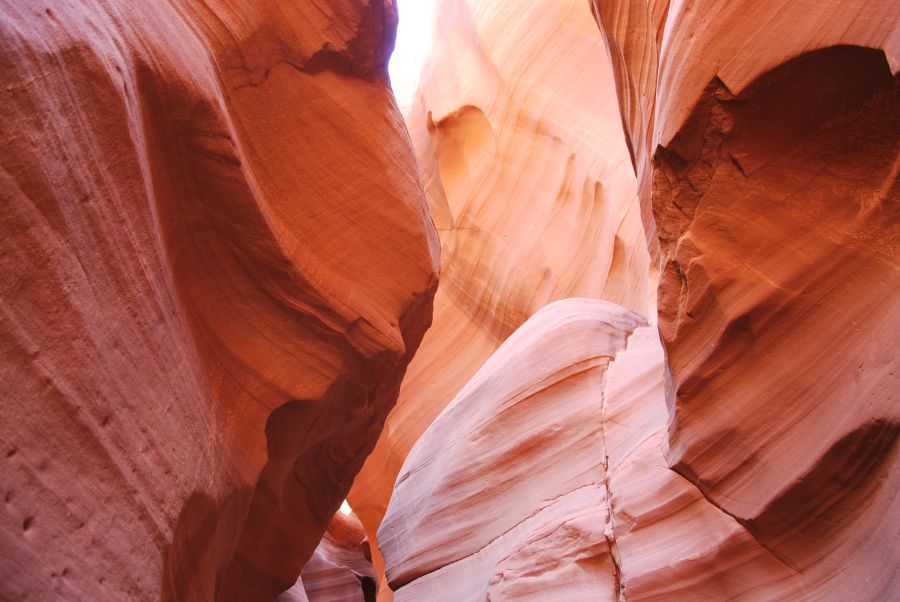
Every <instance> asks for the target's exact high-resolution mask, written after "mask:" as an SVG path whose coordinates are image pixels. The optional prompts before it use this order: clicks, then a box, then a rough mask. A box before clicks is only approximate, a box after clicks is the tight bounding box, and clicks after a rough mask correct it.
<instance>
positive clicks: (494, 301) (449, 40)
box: [349, 0, 655, 599]
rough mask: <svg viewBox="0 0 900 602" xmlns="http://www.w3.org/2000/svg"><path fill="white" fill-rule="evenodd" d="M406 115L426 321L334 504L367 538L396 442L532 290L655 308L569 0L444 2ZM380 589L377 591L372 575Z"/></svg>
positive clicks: (392, 471)
mask: <svg viewBox="0 0 900 602" xmlns="http://www.w3.org/2000/svg"><path fill="white" fill-rule="evenodd" d="M437 13H438V15H439V20H440V26H439V27H438V28H437V29H436V30H435V33H434V35H435V38H434V47H433V50H432V55H431V58H430V61H429V63H428V64H427V65H426V66H425V69H424V72H423V74H422V79H421V83H420V87H419V91H418V93H417V95H416V97H415V99H414V102H413V106H412V107H411V109H410V111H409V113H408V114H407V115H406V118H407V124H408V126H409V130H410V135H411V138H412V141H413V145H414V147H415V149H416V158H417V161H418V164H419V169H420V171H421V174H422V179H423V183H424V185H425V191H426V195H427V197H428V204H429V207H430V209H431V213H432V216H433V217H434V220H435V224H436V226H437V230H438V233H439V235H440V238H441V264H442V265H441V286H440V288H439V290H438V293H437V296H436V298H435V314H434V322H433V325H432V327H431V329H430V330H429V331H428V333H427V334H426V336H425V339H424V341H423V343H422V346H421V348H420V350H419V352H418V353H417V355H416V357H415V359H414V360H413V362H412V363H411V364H410V369H409V372H408V373H407V377H406V379H405V380H404V382H403V385H402V387H401V392H400V398H399V400H398V403H397V406H396V407H395V409H394V410H393V411H392V413H391V415H390V417H389V418H388V420H387V422H386V425H385V429H384V431H383V433H382V437H381V439H380V440H379V442H378V445H377V446H376V449H375V451H374V452H373V453H372V455H371V456H370V457H369V458H368V459H367V461H366V464H365V465H364V467H363V470H362V472H361V473H360V474H359V476H358V477H357V479H356V481H355V483H354V487H353V489H352V490H351V493H350V496H349V501H350V504H351V506H352V507H353V509H354V511H355V512H356V513H357V514H358V515H359V517H360V519H361V520H362V521H363V524H364V525H365V526H366V528H367V531H368V533H369V537H370V541H371V542H372V543H373V557H374V560H375V563H376V566H380V565H381V559H380V554H379V552H378V548H377V539H376V533H375V531H376V530H377V528H378V525H379V524H380V522H381V519H382V516H383V515H384V512H385V509H386V507H387V503H388V500H389V498H390V495H391V489H392V487H393V484H394V480H395V478H396V477H397V475H398V473H399V471H400V467H401V465H402V463H403V461H404V459H405V458H406V456H407V454H408V453H409V450H410V449H411V448H412V446H413V444H414V443H415V441H416V440H417V438H418V437H419V436H420V435H421V434H422V432H424V431H425V429H426V428H427V427H428V426H429V424H431V422H432V421H433V420H434V419H435V417H436V416H437V415H438V414H439V413H440V412H441V410H442V409H443V408H444V407H445V406H446V405H447V404H448V403H449V402H450V400H451V399H453V397H454V396H455V395H456V394H457V393H458V392H459V391H460V389H462V388H463V386H464V385H465V384H466V382H467V381H468V380H469V379H470V378H471V377H472V376H473V375H474V374H475V372H476V371H477V370H478V369H479V368H480V366H481V365H482V364H483V363H484V362H485V361H486V360H487V359H488V357H490V355H491V354H492V353H493V352H494V351H495V350H496V349H497V348H498V347H499V346H500V344H501V343H502V342H503V341H504V340H506V338H507V337H509V336H510V335H511V333H513V332H514V331H515V330H516V329H517V328H518V327H519V326H521V324H522V323H524V322H525V320H526V319H527V318H529V317H530V316H531V315H533V314H534V313H535V312H536V311H538V310H539V309H540V308H542V307H543V306H545V305H546V304H547V303H549V302H551V301H554V300H557V299H563V298H567V297H594V298H602V299H607V300H610V301H613V302H616V303H619V304H621V305H623V306H625V307H627V308H629V309H631V310H633V311H636V312H638V313H639V314H641V315H643V316H647V315H651V314H652V313H653V312H654V311H655V309H654V308H655V291H654V287H653V285H652V283H651V280H650V278H649V277H648V268H649V261H650V259H649V255H648V254H647V251H646V244H645V243H644V240H645V235H644V232H643V228H642V225H641V221H640V212H639V208H638V204H637V202H636V180H635V177H634V171H633V169H632V166H631V162H630V159H629V156H628V149H627V147H626V145H625V139H624V136H623V133H622V128H621V125H620V118H619V109H618V103H617V101H616V97H615V80H614V76H613V71H612V68H611V66H610V65H609V63H608V62H606V61H598V60H597V59H596V57H597V56H598V55H601V54H602V53H604V52H605V48H604V44H603V38H602V36H600V35H599V34H598V31H597V27H596V24H595V23H594V21H593V19H592V17H591V14H590V11H588V10H586V5H585V3H584V2H582V1H581V0H565V1H559V0H540V1H536V2H527V3H524V4H523V3H512V2H487V1H472V0H466V1H463V0H446V1H442V2H439V3H438V6H437ZM380 595H381V596H382V599H384V597H386V596H387V595H389V592H388V590H387V588H386V587H385V584H384V583H382V588H381V594H380Z"/></svg>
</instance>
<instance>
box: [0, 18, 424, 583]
mask: <svg viewBox="0 0 900 602" xmlns="http://www.w3.org/2000/svg"><path fill="white" fill-rule="evenodd" d="M0 23H2V26H0V45H2V46H0V56H2V61H0V72H2V81H3V82H4V84H3V90H2V92H0V95H2V103H0V107H2V109H0V111H2V117H0V119H2V127H0V131H2V134H0V137H2V145H0V161H2V170H0V174H2V176H0V177H2V183H0V186H2V190H3V197H4V202H3V208H2V210H0V220H2V228H3V233H4V237H3V242H2V243H0V246H2V251H0V265H2V269H0V274H2V275H0V282H2V285H0V286H2V299H3V303H2V308H3V312H2V317H0V330H2V335H0V349H2V364H0V365H2V370H0V373H2V381H3V401H2V404H0V441H2V452H3V454H2V458H3V459H2V462H3V468H2V475H3V476H2V490H3V504H4V506H3V513H2V517H3V518H2V527H0V533H2V543H0V545H2V549H3V558H4V560H3V562H2V565H0V567H2V568H0V598H3V599H15V600H45V599H55V598H62V599H84V600H111V599H157V598H162V599H178V600H209V599H213V598H214V597H218V598H221V599H228V598H231V599H240V600H249V599H265V598H267V597H268V598H271V597H272V596H273V595H274V594H275V593H277V592H280V591H282V590H284V589H286V588H288V587H289V586H290V585H291V584H292V583H294V581H295V580H296V578H297V575H298V574H299V572H300V569H301V567H302V565H303V563H304V562H305V560H306V559H307V558H308V557H309V556H310V555H311V554H312V552H313V550H314V548H315V547H316V545H317V544H318V541H319V538H320V536H321V534H322V532H323V531H324V529H325V527H326V526H327V524H328V522H329V520H330V519H331V516H332V514H333V512H334V511H335V510H336V508H337V506H338V505H339V503H340V501H341V499H342V498H343V497H344V495H345V493H346V490H347V489H348V488H349V486H350V482H351V480H352V478H353V475H354V474H355V473H356V471H357V470H358V469H359V467H360V465H361V463H362V461H363V459H364V458H365V456H366V454H367V453H368V451H369V450H370V449H371V447H372V445H373V444H374V442H375V439H376V438H377V436H378V432H379V430H380V427H381V424H382V421H383V419H384V416H385V415H386V413H387V411H388V410H389V409H390V407H391V405H392V404H393V402H394V400H395V398H396V396H397V391H398V387H399V383H400V380H401V378H402V375H403V372H404V370H405V367H406V364H407V363H408V361H409V360H410V358H411V357H412V354H413V352H414V351H415V349H416V347H417V346H418V343H419V341H420V339H421V337H422V334H423V332H424V330H425V328H426V327H427V325H428V323H429V320H430V315H431V298H432V295H433V292H434V288H435V285H436V271H437V268H438V266H437V251H438V249H437V244H436V242H437V237H436V235H435V232H434V230H433V226H432V224H431V220H430V218H429V217H428V214H427V208H426V207H425V203H424V198H423V195H422V191H421V188H420V185H419V179H418V175H417V172H416V167H415V163H414V159H413V155H412V151H411V149H410V147H409V143H408V138H407V136H406V134H405V131H404V126H403V122H402V119H401V116H400V114H399V112H398V110H397V109H396V107H395V105H394V101H393V98H392V95H391V93H390V90H389V87H388V84H387V81H386V76H385V69H384V64H385V61H386V59H387V56H388V54H389V51H390V48H391V45H392V41H393V32H394V27H395V23H396V16H395V14H394V7H393V4H392V2H390V1H387V0H368V1H362V0H361V1H360V2H355V3H350V2H343V1H339V0H328V1H319V2H309V3H295V2H288V1H274V2H267V3H244V4H242V5H241V6H238V5H236V4H234V3H229V2H220V1H218V0H215V1H212V2H209V1H207V2H199V1H196V2H195V1H193V0H179V1H175V2H140V3H134V2H123V1H118V0H85V1H84V2H77V3H50V4H47V3H43V2H37V1H36V0H35V1H32V0H25V1H22V0H15V1H13V0H9V1H4V2H0Z"/></svg>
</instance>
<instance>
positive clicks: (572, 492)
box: [378, 299, 661, 600]
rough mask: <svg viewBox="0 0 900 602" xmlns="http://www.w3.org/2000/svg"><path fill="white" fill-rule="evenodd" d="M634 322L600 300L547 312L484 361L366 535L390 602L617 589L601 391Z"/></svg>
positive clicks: (588, 595) (591, 594)
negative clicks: (382, 567) (381, 563)
mask: <svg viewBox="0 0 900 602" xmlns="http://www.w3.org/2000/svg"><path fill="white" fill-rule="evenodd" d="M641 324H642V319H641V318H640V317H639V316H638V315H637V314H635V313H633V312H630V311H628V310H626V309H624V308H621V307H619V306H616V305H614V304H611V303H608V302H605V301H599V300H592V299H567V300H565V301H558V302H556V303H552V304H550V305H548V306H547V307H545V308H544V309H542V310H541V311H539V312H537V313H536V314H535V315H534V316H533V317H532V318H531V319H530V320H528V321H527V322H526V323H525V324H524V325H523V326H522V327H521V328H519V329H518V330H517V331H516V332H515V333H513V335H512V336H511V337H509V339H507V340H506V342H505V343H504V344H503V345H502V346H501V347H500V349H499V350H498V351H497V352H496V353H495V354H494V355H492V356H491V358H490V359H489V360H488V361H487V362H485V364H484V365H483V366H482V368H481V369H480V370H479V371H478V372H477V373H476V375H475V376H474V377H473V378H472V380H471V381H469V382H468V383H467V384H466V386H465V387H464V388H463V390H462V391H460V393H459V395H458V396H457V397H456V398H455V399H454V400H453V401H452V402H451V403H450V404H449V405H448V406H447V408H446V409H445V410H444V412H443V413H442V414H441V415H440V416H439V417H438V418H437V420H435V422H434V423H433V424H432V425H431V426H430V427H429V429H428V430H427V431H426V432H425V433H424V434H423V435H422V437H421V438H420V439H419V440H418V441H417V442H416V445H415V446H414V447H413V450H412V451H411V453H410V455H409V456H408V457H407V459H406V462H405V463H404V468H403V471H402V472H401V473H400V476H399V478H398V479H397V485H396V487H395V489H394V495H393V496H392V498H391V503H390V505H389V507H388V511H387V514H386V515H385V519H384V522H383V524H382V526H381V528H380V529H379V531H378V541H379V545H380V546H381V550H382V552H383V553H384V556H385V559H386V562H387V578H388V581H389V584H390V586H391V588H392V589H394V591H395V599H396V600H426V599H427V600H480V599H506V598H508V597H515V598H517V599H518V598H521V597H524V598H533V597H534V596H536V595H539V596H543V597H544V598H543V599H559V600H587V599H593V600H597V599H603V598H604V597H605V596H606V595H607V594H610V593H612V592H614V591H615V590H616V588H617V587H618V585H617V583H616V578H615V575H616V570H615V566H616V559H615V558H614V555H613V551H612V550H611V549H610V544H611V540H610V539H609V536H610V535H611V531H609V525H610V504H611V499H610V488H609V482H608V479H607V478H606V476H607V474H606V470H605V462H606V458H607V448H606V444H605V439H604V425H605V421H604V412H605V407H604V389H605V386H606V384H607V381H608V372H609V366H610V364H611V363H612V362H613V361H614V360H615V357H616V354H617V353H618V352H620V351H622V350H624V349H625V348H626V344H627V341H628V338H629V336H630V335H631V334H632V333H633V332H634V331H635V330H636V329H637V328H638V327H639V326H640V325H641ZM657 341H658V339H657ZM657 345H658V342H657ZM659 367H660V366H659V365H657V368H659ZM660 375H661V372H660Z"/></svg>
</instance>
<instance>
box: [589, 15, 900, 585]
mask: <svg viewBox="0 0 900 602" xmlns="http://www.w3.org/2000/svg"><path fill="white" fill-rule="evenodd" d="M594 4H595V7H596V8H597V9H598V11H597V15H598V17H599V22H600V24H601V28H602V29H603V30H604V32H605V33H606V36H607V40H608V42H609V46H610V49H611V55H612V57H613V63H614V65H615V68H616V75H617V86H618V89H619V93H620V98H621V99H622V113H623V122H624V124H625V127H626V130H627V131H628V133H629V137H630V139H631V140H632V147H633V149H634V153H635V159H636V163H637V164H638V166H639V177H640V178H641V179H642V186H641V193H642V194H641V196H642V198H641V202H642V207H643V208H644V211H643V215H644V219H645V225H646V229H647V231H648V232H653V231H656V233H657V235H658V236H657V237H654V238H652V240H651V251H652V252H653V253H654V254H657V255H659V258H660V263H661V266H662V268H661V271H662V273H663V277H662V279H661V283H660V289H659V318H660V322H659V324H660V329H661V331H662V334H663V336H664V340H665V344H666V349H667V352H668V358H669V369H670V371H671V380H672V388H671V390H670V392H669V403H670V405H671V409H672V413H673V416H672V421H671V425H670V444H671V449H670V451H669V453H668V461H669V462H670V463H671V464H672V465H673V466H674V468H676V469H677V470H678V471H679V472H680V473H681V474H683V475H684V476H685V477H686V478H687V479H688V480H690V481H691V482H693V483H696V484H697V486H698V487H699V488H700V489H701V490H702V491H703V494H704V495H705V496H706V497H707V498H708V499H709V500H711V501H712V502H713V503H715V504H716V505H717V506H719V507H720V508H721V509H722V510H723V512H726V513H728V514H729V515H731V516H733V517H735V518H736V519H737V520H738V521H739V522H740V523H741V524H742V525H743V526H744V527H745V528H746V529H747V531H748V532H749V533H750V534H752V535H753V537H754V538H755V539H756V540H757V541H758V542H759V544H760V545H762V546H764V547H765V548H766V549H767V550H769V551H770V553H771V554H772V556H773V557H774V558H777V559H778V560H779V561H780V562H781V563H782V564H783V565H784V566H785V567H787V568H788V569H790V570H791V571H793V572H795V573H797V574H800V575H802V577H803V579H802V580H803V582H804V583H805V585H804V587H806V590H805V595H807V596H812V597H823V596H824V597H828V598H836V599H846V598H855V599H866V600H876V599H891V598H895V597H897V595H898V590H900V584H898V581H897V574H898V571H897V567H898V565H900V558H898V554H897V548H896V544H895V542H896V541H897V539H898V538H900V523H898V522H897V521H896V520H894V519H893V518H892V517H894V516H896V513H897V511H898V509H900V499H898V495H897V492H898V489H900V468H898V464H897V461H896V447H897V438H898V434H900V406H898V397H897V391H898V390H900V383H898V377H897V369H898V359H897V354H896V353H895V352H894V351H893V350H894V349H896V348H897V347H898V343H900V340H898V332H900V328H898V327H900V306H898V304H897V302H896V291H897V290H898V286H900V263H898V260H897V257H898V255H897V249H896V245H897V242H896V241H897V235H898V224H900V221H898V217H900V213H898V206H900V187H898V184H897V173H898V169H900V121H898V114H900V111H898V108H900V107H898V91H897V79H896V76H895V74H894V72H895V71H896V69H897V57H898V48H900V30H898V28H897V26H896V19H895V18H893V14H892V13H891V7H890V6H888V5H887V4H886V3H882V2H865V3H855V4H848V3H838V2H834V3H832V2H827V3H823V4H821V5H818V4H817V5H816V6H812V5H806V4H804V3H786V2H762V3H760V2H752V3H751V2H734V3H727V4H725V3H713V2H684V3H677V4H675V3H672V4H671V5H670V6H668V7H665V6H664V3H663V5H660V4H645V3H640V2H616V1H610V2H603V1H600V0H598V1H597V2H595V3H594ZM894 12H895V11H894ZM635 37H637V38H638V39H637V40H635ZM863 46H867V47H869V48H863ZM848 567H852V569H850V568H848ZM785 591H790V590H785ZM782 593H783V595H787V594H786V593H784V592H782Z"/></svg>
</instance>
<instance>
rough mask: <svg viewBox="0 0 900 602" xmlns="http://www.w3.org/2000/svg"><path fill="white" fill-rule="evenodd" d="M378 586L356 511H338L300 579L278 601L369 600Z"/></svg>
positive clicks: (372, 598) (364, 601)
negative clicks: (350, 512) (354, 513)
mask: <svg viewBox="0 0 900 602" xmlns="http://www.w3.org/2000/svg"><path fill="white" fill-rule="evenodd" d="M375 587H376V581H375V571H374V570H373V568H372V556H371V552H370V551H369V542H368V540H367V539H366V532H365V530H364V529H363V526H362V523H360V522H359V520H358V519H357V518H356V516H354V515H353V514H350V515H346V516H345V515H344V514H341V513H336V514H335V515H334V517H333V518H332V519H331V523H330V524H329V525H328V529H327V530H326V531H325V535H323V536H322V541H320V542H319V546H318V547H317V548H316V551H315V552H313V555H312V557H311V558H310V559H309V561H308V562H307V563H306V565H305V566H304V567H303V572H302V573H301V579H299V580H298V581H297V583H296V584H295V585H294V587H292V588H291V589H290V590H288V591H287V592H285V593H284V594H282V595H281V596H279V597H278V598H277V602H295V601H299V600H303V601H308V602H354V601H355V602H370V601H374V600H375Z"/></svg>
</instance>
